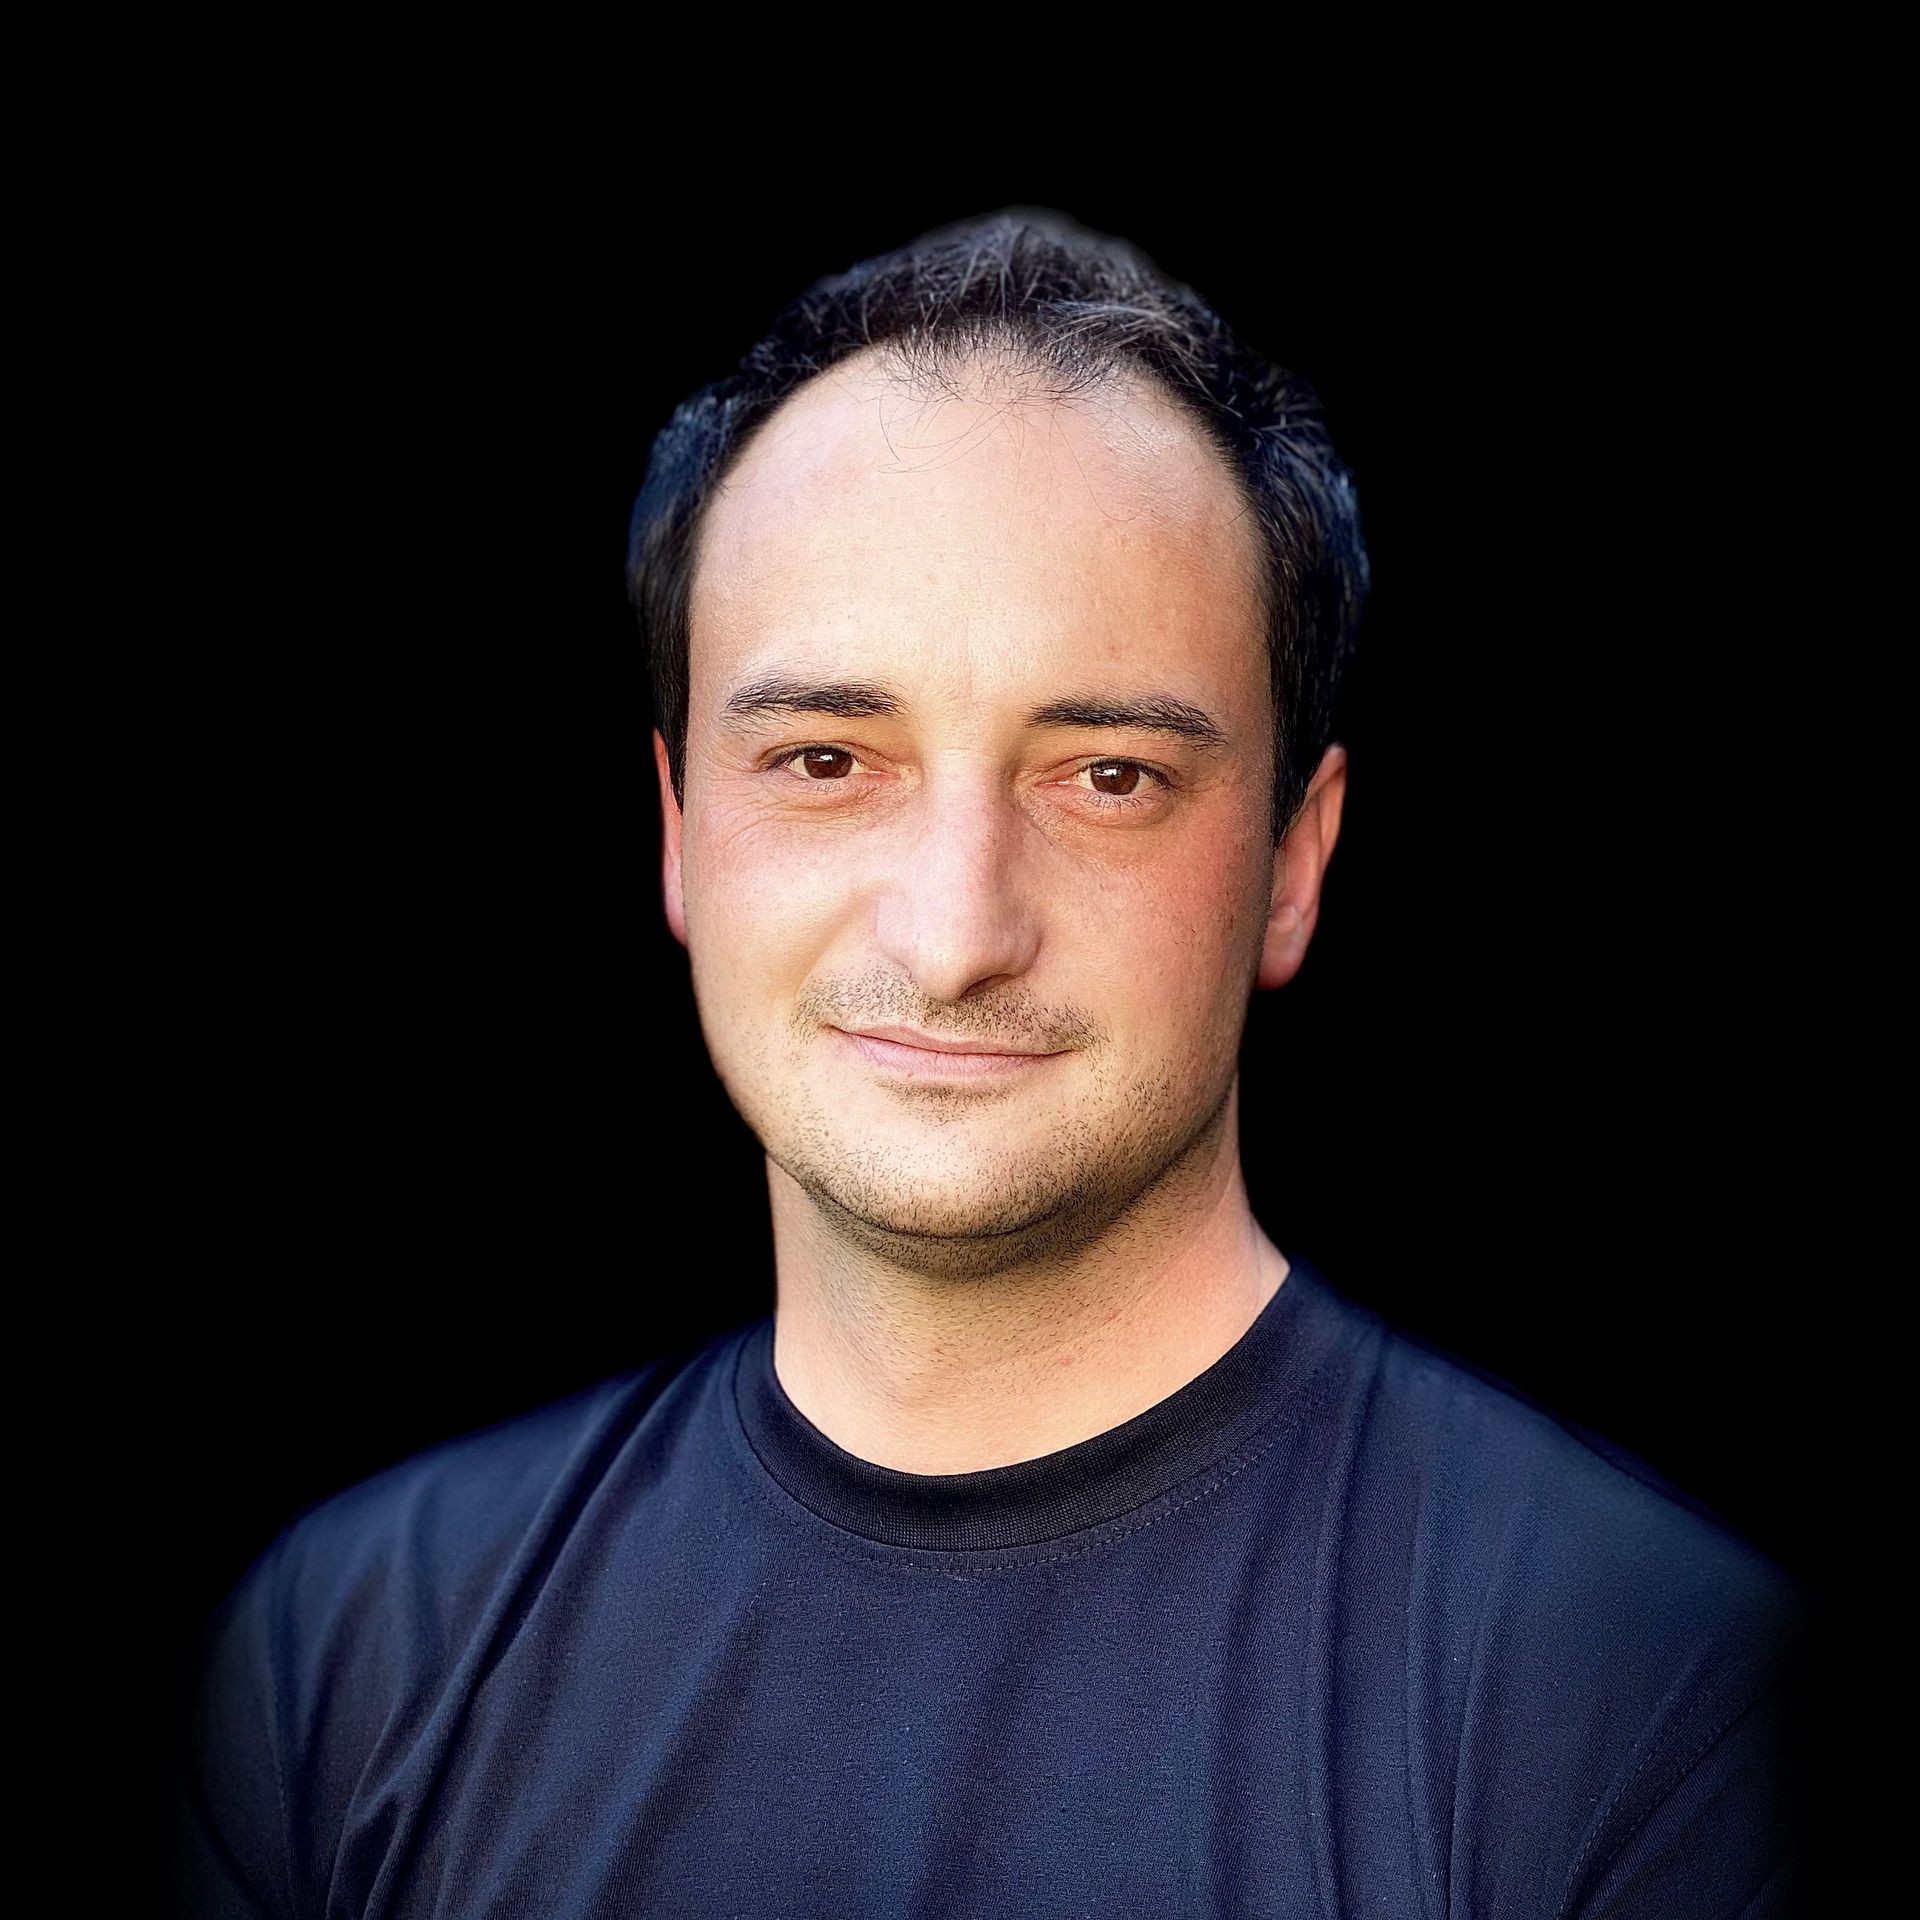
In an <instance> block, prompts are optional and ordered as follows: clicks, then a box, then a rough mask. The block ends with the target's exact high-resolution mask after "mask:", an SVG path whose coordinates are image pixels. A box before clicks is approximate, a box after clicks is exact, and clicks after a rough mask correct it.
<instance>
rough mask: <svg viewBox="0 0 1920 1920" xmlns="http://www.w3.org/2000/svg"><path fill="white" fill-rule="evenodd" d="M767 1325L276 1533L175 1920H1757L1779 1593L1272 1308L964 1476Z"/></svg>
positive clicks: (1401, 1371)
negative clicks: (1204, 1355)
mask: <svg viewBox="0 0 1920 1920" xmlns="http://www.w3.org/2000/svg"><path fill="white" fill-rule="evenodd" d="M772 1327H773V1322H772V1319H771V1317H767V1318H763V1319H761V1320H758V1321H756V1322H753V1323H751V1324H749V1325H745V1326H742V1327H738V1328H735V1329H733V1330H731V1331H730V1332H728V1333H726V1334H724V1335H722V1336H720V1337H719V1338H718V1339H716V1340H714V1341H712V1342H710V1343H708V1344H706V1345H704V1346H702V1347H701V1348H699V1349H698V1351H696V1352H692V1353H687V1352H682V1353H681V1354H678V1355H675V1356H670V1357H669V1358H667V1359H663V1360H658V1361H655V1362H654V1363H652V1364H650V1365H648V1366H644V1367H641V1368H638V1369H636V1370H634V1371H631V1372H627V1373H623V1374H620V1375H618V1376H616V1377H614V1378H610V1379H608V1380H606V1381H603V1382H602V1383H601V1384H599V1385H598V1386H595V1387H593V1388H591V1389H589V1390H587V1391H585V1392H582V1393H579V1394H575V1395H572V1396H570V1397H569V1398H567V1399H564V1400H561V1401H557V1402H555V1403H553V1404H551V1405H548V1406H545V1407H542V1408H540V1409H539V1410H537V1411H535V1412H532V1413H528V1414H524V1415H520V1416H518V1417H516V1418H514V1419H511V1420H508V1421H505V1422H503V1423H501V1424H499V1425H496V1426H493V1427H490V1428H487V1429H485V1430H483V1431H480V1432H477V1433H471V1434H467V1435H464V1436H462V1437H461V1438H459V1439H456V1440H452V1441H449V1442H447V1443H445V1444H443V1445H440V1446H436V1447H434V1448H431V1449H429V1450H428V1451H426V1452H424V1453H421V1454H418V1455H416V1456H414V1457H413V1458H411V1459H408V1460H406V1461H403V1462H402V1463H400V1464H399V1465H397V1466H394V1467H391V1468H389V1469H387V1470H386V1471H384V1472H382V1473H379V1474H377V1475H375V1476H373V1477H372V1478H371V1479H368V1480H365V1481H363V1482H361V1483H360V1484H358V1485H356V1486H353V1487H351V1488H349V1489H347V1490H346V1491H344V1492H341V1493H338V1494H335V1495H332V1496H331V1497H329V1498H327V1499H325V1500H323V1501H320V1502H319V1503H317V1504H315V1505H313V1506H311V1507H309V1508H308V1509H307V1510H305V1511H304V1512H302V1513H301V1514H300V1515H298V1516H297V1517H296V1518H295V1519H294V1520H293V1521H292V1522H290V1523H289V1524H288V1525H287V1526H286V1527H285V1528H284V1529H283V1530H282V1531H281V1533H280V1535H279V1536H278V1537H277V1538H276V1539H275V1540H274V1542H273V1543H272V1545H271V1546H269V1547H268V1548H267V1549H266V1551H265V1552H264V1553H263V1554H261V1555H260V1557H259V1558H258V1559H257V1560H256V1561H255V1562H254V1564H253V1565H252V1566H251V1567H250V1568H249V1570H248V1571H247V1573H246V1574H245V1575H244V1577H243V1578H242V1579H241V1580H240V1581H239V1583H238V1584H237V1585H236V1587H235V1588H234V1590H233V1591H232V1593H231V1594H229V1595H228V1597H227V1598H226V1600H225V1601H224V1602H223V1603H222V1605H221V1606H220V1608H219V1609H218V1610H217V1611H216V1612H215V1613H214V1615H213V1616H212V1618H211V1619H210V1621H209V1622H208V1624H207V1626H206V1629H205V1631H204V1632H203V1634H202V1636H201V1638H200V1640H199V1642H198V1643H197V1649H196V1652H197V1658H196V1663H195V1667H194V1687H193V1694H192V1700H191V1712H190V1713H188V1714H186V1715H184V1716H183V1719H182V1725H181V1728H180V1732H181V1735H182V1738H181V1741H180V1752H179V1775H178V1779H177V1781H176V1782H175V1786H176V1791H177V1793H178V1796H179V1797H178V1802H177V1804H178V1814H179V1830H180V1839H181V1848H182V1853H183V1861H182V1865H183V1867H184V1871H185V1873H186V1875H187V1878H188V1882H189V1884H190V1885H191V1887H192V1889H193V1899H194V1901H195V1903H196V1904H195V1906H194V1908H193V1910H194V1911H197V1912H200V1913H204V1914H206V1915H209V1916H229V1915H231V1916H240V1915H246V1916H258V1915H275V1916H283V1917H284V1920H336V1917H344V1916H348V1915H354V1916H366V1917H367V1920H402V1916H405V1917H406V1920H430V1917H433V1920H508V1917H509V1916H512V1917H514V1920H518V1917H519V1916H542V1917H545V1916H556V1917H562V1916H563V1917H565V1920H573V1917H574V1916H580V1917H582V1920H584V1917H585V1916H611V1915H620V1916H623V1917H625V1916H636V1915H649V1916H650V1915H682V1914H684V1915H703V1916H704V1915H715V1916H718V1915H743V1916H752V1917H753V1920H766V1916H773V1915H781V1916H785V1915H793V1916H811V1915H820V1916H832V1920H848V1916H867V1915H872V1916H887V1917H889V1920H891V1916H909V1915H912V1916H928V1917H931V1916H941V1917H942V1920H945V1917H948V1916H972V1915H982V1916H987V1915H991V1916H1018V1920H1054V1917H1055V1916H1060V1917H1061V1920H1064V1917H1065V1916H1069V1915H1071V1916H1074V1920H1087V1916H1098V1920H1120V1917H1122V1916H1136V1915H1137V1916H1143V1917H1145V1916H1151V1920H1167V1917H1168V1916H1175V1915H1216V1914H1218V1915H1273V1916H1287V1917H1289V1920H1291V1917H1292V1916H1302V1917H1303V1920H1304V1917H1305V1916H1323V1917H1325V1920H1334V1917H1335V1916H1348V1915H1353V1916H1363V1915H1364V1916H1369V1917H1372V1916H1383V1917H1388V1920H1440V1917H1441V1916H1449V1917H1450V1920H1521V1917H1522V1916H1524V1917H1525V1920H1556V1917H1558V1916H1581V1920H1593V1917H1594V1916H1599V1915H1618V1916H1621V1920H1628V1917H1629V1916H1630V1917H1631V1920H1668V1917H1672V1920H1678V1917H1679V1916H1685V1920H1736V1917H1739V1920H1754V1917H1755V1916H1759V1915H1763V1914H1765V1915H1772V1914H1778V1913H1784V1912H1787V1911H1790V1910H1797V1909H1793V1908H1790V1906H1789V1902H1788V1883H1789V1880H1790V1879H1791V1878H1792V1877H1793V1875H1794V1874H1795V1873H1796V1872H1797V1869H1796V1868H1794V1866H1793V1858H1795V1857H1797V1850H1798V1849H1797V1840H1796V1833H1797V1827H1796V1823H1795V1821H1794V1818H1793V1807H1794V1805H1795V1804H1796V1800H1797V1796H1796V1795H1795V1794H1793V1793H1792V1792H1791V1791H1790V1790H1789V1786H1788V1784H1787V1782H1786V1781H1783V1775H1785V1774H1786V1773H1787V1769H1788V1764H1789V1762H1790V1760H1791V1757H1792V1746H1793V1731H1792V1730H1793V1727H1794V1725H1795V1724H1796V1719H1795V1715H1796V1711H1797V1708H1796V1701H1797V1694H1798V1688H1799V1680H1798V1675H1799V1671H1800V1660H1799V1654H1798V1648H1799V1645H1800V1641H1801V1638H1802V1631H1803V1622H1804V1617H1805V1612H1804V1604H1803V1596H1802V1594H1801V1592H1800V1590H1799V1588H1798V1587H1797V1585H1796V1583H1795V1582H1793V1581H1792V1580H1791V1579H1790V1578H1789V1577H1788V1576H1787V1575H1786V1574H1785V1573H1783V1572H1782V1570H1781V1569H1779V1568H1778V1567H1777V1566H1775V1565H1774V1564H1773V1563H1772V1562H1771V1561H1769V1560H1768V1559H1766V1558H1765V1557H1763V1556H1762V1555H1761V1554H1759V1553H1758V1552H1757V1551H1756V1550H1754V1549H1753V1548H1752V1547H1751V1546H1749V1545H1747V1544H1746V1543H1744V1542H1743V1541H1742V1540H1740V1539H1739V1538H1737V1537H1735V1536H1734V1535H1733V1534H1731V1533H1729V1532H1728V1531H1727V1530H1726V1529H1725V1528H1724V1527H1722V1526H1720V1525H1718V1524H1717V1523H1716V1522H1715V1521H1713V1520H1712V1519H1710V1518H1708V1517H1707V1516H1705V1515H1704V1514H1703V1513H1701V1512H1699V1511H1698V1510H1696V1509H1695V1508H1694V1507H1693V1506H1692V1505H1690V1504H1689V1503H1688V1502H1686V1501H1685V1500H1683V1499H1682V1498H1680V1497H1679V1496H1677V1495H1675V1494H1674V1493H1672V1492H1671V1491H1670V1490H1667V1489H1665V1488H1663V1487H1661V1486H1660V1485H1659V1484H1658V1483H1657V1482H1655V1481H1654V1479H1653V1477H1652V1476H1651V1475H1649V1474H1648V1473H1647V1472H1646V1470H1645V1469H1644V1468H1638V1467H1636V1466H1635V1465H1634V1463H1632V1462H1630V1461H1627V1460H1624V1459H1623V1458H1621V1457H1620V1456H1618V1455H1616V1454H1615V1453H1614V1452H1613V1451H1612V1450H1611V1449H1609V1448H1607V1447H1605V1446H1604V1444H1602V1443H1597V1442H1595V1441H1593V1440H1592V1439H1591V1437H1589V1436H1583V1435H1581V1434H1579V1433H1578V1432H1576V1431H1575V1430H1573V1429H1571V1428H1569V1427H1568V1426H1567V1425H1566V1424H1564V1423H1562V1422H1560V1421H1558V1420H1556V1419H1555V1418H1554V1417H1552V1416H1551V1415H1550V1414H1547V1413H1545V1412H1543V1411H1541V1410H1539V1409H1537V1408H1536V1407H1534V1406H1533V1405H1531V1404H1530V1403H1529V1402H1527V1401H1526V1400H1524V1399H1523V1398H1522V1397H1520V1396H1519V1395H1517V1394H1515V1393H1513V1392H1512V1391H1510V1390H1508V1389H1506V1388H1503V1387H1502V1386H1500V1385H1499V1384H1498V1383H1496V1382H1492V1381H1489V1380H1487V1379H1486V1378H1484V1377H1482V1376H1481V1375H1479V1374H1477V1373H1475V1372H1474V1371H1472V1370H1471V1369H1469V1368H1467V1367H1466V1366H1464V1365H1463V1364H1461V1363H1460V1362H1458V1361H1454V1360H1451V1359H1448V1358H1447V1357H1445V1356H1443V1355H1440V1354H1437V1353H1435V1352H1433V1351H1431V1350H1430V1349H1428V1348H1426V1347H1424V1346H1422V1345H1421V1344H1420V1343H1418V1342H1417V1341H1414V1340H1412V1339H1410V1338H1409V1337H1407V1336H1406V1335H1404V1334H1401V1333H1399V1332H1397V1331H1395V1330H1393V1329H1391V1328H1389V1327H1388V1326H1386V1325H1385V1324H1384V1323H1383V1322H1382V1321H1381V1320H1380V1319H1379V1318H1378V1317H1377V1316H1375V1315H1374V1314H1372V1313H1370V1312H1368V1311H1366V1310H1365V1309H1363V1308H1361V1307H1360V1306H1358V1305H1357V1304H1355V1303H1354V1302H1352V1301H1349V1300H1348V1299H1346V1298H1345V1297H1344V1296H1343V1295H1341V1294H1340V1293H1339V1292H1337V1291H1336V1290H1335V1289H1334V1288H1333V1286H1332V1285H1330V1284H1329V1282H1328V1281H1327V1280H1326V1278H1325V1277H1324V1276H1323V1275H1322V1274H1320V1273H1319V1272H1317V1271H1316V1270H1314V1269H1313V1268H1312V1267H1311V1266H1309V1265H1308V1264H1307V1263H1305V1262H1303V1261H1301V1260H1299V1259H1297V1258H1296V1259H1294V1260H1293V1262H1292V1272H1291V1274H1290V1275H1289V1277H1288V1278H1287V1280H1286V1282H1285V1283H1284V1284H1283V1285H1282V1286H1281V1287H1280V1289H1279V1291H1278V1292H1277V1293H1275V1295H1274V1296H1273V1298H1272V1300H1271V1301H1269V1302H1268V1304H1267V1305H1266V1307H1265V1308H1264V1309H1263V1310H1262V1312H1261V1313H1260V1315H1259V1317H1258V1318H1257V1319H1256V1321H1255V1322H1254V1324H1253V1325H1252V1326H1251V1327H1250V1328H1249V1329H1248V1331H1247V1333H1246V1334H1245V1335H1244V1336H1243V1337H1242V1338H1241V1339H1240V1341H1239V1342H1238V1343H1237V1344H1236V1345H1235V1346H1234V1347H1233V1348H1232V1349H1231V1350H1230V1351H1229V1352H1228V1353H1226V1354H1225V1355H1223V1356H1222V1357H1221V1359H1220V1360H1218V1361H1217V1362H1216V1363H1215V1364H1214V1365H1213V1366H1211V1367H1209V1368H1208V1369H1207V1370H1206V1371H1205V1372H1204V1373H1202V1374H1200V1375H1199V1376H1198V1377H1197V1378H1196V1379H1194V1380H1192V1381H1190V1382H1189V1383H1188V1384H1187V1385H1186V1386H1184V1387H1182V1388H1181V1389H1180V1390H1179V1391H1178V1392H1176V1393H1174V1394H1172V1395H1170V1396H1169V1397H1168V1398H1166V1399H1164V1400H1162V1401H1160V1402H1159V1403H1158V1404H1157V1405H1156V1406H1153V1407H1151V1408H1149V1409H1148V1410H1147V1411H1146V1412H1145V1413H1143V1414H1141V1415H1139V1416H1138V1417H1137V1418H1136V1419H1132V1420H1129V1421H1127V1422H1126V1423H1124V1424H1123V1425H1121V1426H1119V1427H1116V1428H1114V1429H1112V1430H1111V1431H1110V1432H1107V1433H1103V1434H1100V1435H1097V1436H1096V1437H1094V1438H1093V1439H1090V1440H1087V1441H1084V1442H1082V1443H1080V1444H1078V1445H1076V1446H1072V1447H1068V1448H1065V1449H1063V1450H1061V1451H1059V1452H1057V1453H1052V1454H1048V1455H1045V1456H1043V1457H1042V1458H1040V1459H1036V1460H1028V1461H1023V1462H1021V1463H1019V1464H1017V1465H1013V1466H1005V1467H998V1468H994V1469H991V1470H989V1471H987V1472H982V1473H966V1474H953V1475H921V1474H909V1473H899V1472H895V1471H893V1470H891V1469H889V1468H885V1467H880V1466H875V1465H872V1464H870V1463H868V1462H866V1461H863V1460H860V1459H858V1458H857V1457H855V1456H854V1455H852V1454H849V1453H847V1452H845V1451H844V1450H842V1449H841V1448H840V1447H838V1446H836V1445H835V1444H834V1442H833V1441H831V1440H829V1439H828V1438H827V1437H826V1436H825V1435H824V1434H823V1433H821V1432H820V1431H819V1429H817V1428H816V1427H814V1426H813V1425H812V1424H811V1423H810V1422H809V1421H808V1420H807V1419H806V1417H805V1416H804V1415H803V1414H802V1413H801V1412H800V1411H799V1409H798V1408H797V1407H795V1406H794V1404H793V1403H792V1402H791V1401H790V1400H789V1399H788V1398H787V1397H786V1395H785V1393H784V1391H783V1390H782V1389H781V1387H780V1384H779V1381H778V1379H777V1377H776V1375H775V1374H774V1371H773V1366H772ZM1796 1884H1797V1882H1796Z"/></svg>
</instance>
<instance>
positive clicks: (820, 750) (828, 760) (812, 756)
mask: <svg viewBox="0 0 1920 1920" xmlns="http://www.w3.org/2000/svg"><path fill="white" fill-rule="evenodd" d="M793 757H794V759H795V760H796V761H798V763H799V765H800V767H801V769H802V770H803V771H804V772H805V774H806V776H807V778H808V779H810V780H812V779H820V778H824V779H827V780H844V779H845V778H846V777H847V775H848V774H850V773H851V772H852V771H853V755H852V754H850V753H849V752H848V751H847V750H846V748H845V747H802V748H801V749H800V751H799V752H798V753H796V754H795V755H794V756H793Z"/></svg>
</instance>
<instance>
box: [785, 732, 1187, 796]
mask: <svg viewBox="0 0 1920 1920" xmlns="http://www.w3.org/2000/svg"><path fill="white" fill-rule="evenodd" d="M803 753H844V754H845V755H846V756H847V758H848V759H849V760H853V761H856V762H857V761H858V760H859V758H860V756H859V755H858V754H857V753H855V752H854V750H853V749H852V748H851V747H836V746H835V745H833V743H832V742H831V741H826V740H810V741H808V743H807V744H806V745H805V746H804V747H789V748H787V750H786V751H785V752H784V753H781V754H778V755H776V756H775V758H773V759H772V760H770V761H768V763H767V771H768V772H769V773H777V772H779V771H780V770H781V769H783V768H786V767H790V766H791V765H792V764H793V763H794V761H796V760H798V759H799V758H800V756H801V755H802V754H803ZM1089 767H1136V768H1138V769H1139V771H1140V772H1142V773H1144V774H1145V775H1146V776H1147V778H1148V779H1149V780H1151V781H1153V782H1154V783H1155V785H1156V786H1157V787H1158V788H1159V790H1160V792H1161V793H1170V792H1172V790H1173V781H1172V780H1171V779H1170V778H1169V777H1168V776H1167V775H1166V774H1164V773H1162V772H1161V771H1160V769H1159V768H1158V767H1152V766H1149V765H1148V764H1147V763H1146V762H1145V761H1144V760H1129V759H1127V758H1126V757H1125V756H1123V755H1121V754H1116V753H1108V754H1102V755H1100V756H1099V757H1098V758H1097V759H1093V760H1088V761H1085V762H1083V763H1082V764H1081V765H1080V766H1077V767H1075V768H1074V770H1073V771H1074V774H1075V776H1076V777H1077V776H1079V775H1080V774H1083V773H1085V772H1086V771H1087V769H1088V768H1089ZM795 784H796V785H801V784H804V785H807V786H814V787H830V786H833V785H834V784H836V783H835V782H833V781H831V780H809V781H806V782H804V783H803V782H798V781H796V782H795ZM1082 791H1083V792H1092V789H1090V788H1083V789H1082ZM1092 797H1093V798H1094V799H1095V800H1096V801H1097V802H1099V804H1100V805H1101V807H1103V808H1105V809H1108V810H1111V811H1113V812H1116V813H1121V812H1125V811H1126V810H1127V809H1129V808H1131V807H1138V806H1143V805H1145V804H1146V803H1147V802H1149V801H1150V800H1152V799H1153V798H1155V796H1154V795H1152V794H1146V793H1093V795H1092Z"/></svg>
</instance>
